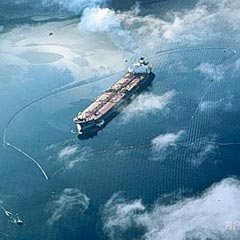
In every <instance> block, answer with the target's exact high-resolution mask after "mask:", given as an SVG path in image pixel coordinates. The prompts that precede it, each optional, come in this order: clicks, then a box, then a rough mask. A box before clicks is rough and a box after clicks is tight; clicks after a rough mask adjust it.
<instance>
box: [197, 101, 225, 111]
mask: <svg viewBox="0 0 240 240" xmlns="http://www.w3.org/2000/svg"><path fill="white" fill-rule="evenodd" d="M221 103H222V100H219V101H210V100H206V101H203V102H202V103H201V104H200V105H199V110H200V111H202V112H205V111H208V110H213V109H215V108H218V107H219V106H221Z"/></svg>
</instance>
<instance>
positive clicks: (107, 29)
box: [78, 7, 137, 51]
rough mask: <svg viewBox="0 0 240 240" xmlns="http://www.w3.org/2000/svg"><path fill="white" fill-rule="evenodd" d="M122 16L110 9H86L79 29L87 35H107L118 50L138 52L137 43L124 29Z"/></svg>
mask: <svg viewBox="0 0 240 240" xmlns="http://www.w3.org/2000/svg"><path fill="white" fill-rule="evenodd" d="M120 16H121V15H120V14H119V13H116V12H114V11H113V10H111V9H109V8H100V7H93V8H86V9H85V10H84V12H83V15H82V17H81V21H80V23H79V26H78V27H79V30H80V31H84V32H86V33H105V34H106V35H107V36H108V37H109V39H110V40H111V41H112V42H113V43H114V44H115V46H116V47H118V48H121V49H131V51H133V50H136V49H137V45H136V42H135V41H134V40H133V39H132V37H131V36H130V33H129V32H128V31H127V30H126V29H124V28H123V26H122V22H121V18H120Z"/></svg>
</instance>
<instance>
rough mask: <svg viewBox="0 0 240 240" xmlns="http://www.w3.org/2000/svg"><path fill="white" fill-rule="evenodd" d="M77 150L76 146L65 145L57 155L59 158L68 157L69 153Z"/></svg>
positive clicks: (71, 153)
mask: <svg viewBox="0 0 240 240" xmlns="http://www.w3.org/2000/svg"><path fill="white" fill-rule="evenodd" d="M77 150H78V147H77V146H67V147H65V148H63V149H61V151H60V152H59V154H58V156H59V158H60V159H64V158H68V157H70V156H71V155H73V154H75V153H76V152H77Z"/></svg>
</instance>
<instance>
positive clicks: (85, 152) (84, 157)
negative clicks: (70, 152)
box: [65, 147, 92, 169]
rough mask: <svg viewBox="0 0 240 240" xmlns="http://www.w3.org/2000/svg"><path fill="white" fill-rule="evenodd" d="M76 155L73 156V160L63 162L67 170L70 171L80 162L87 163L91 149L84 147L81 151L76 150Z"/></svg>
mask: <svg viewBox="0 0 240 240" xmlns="http://www.w3.org/2000/svg"><path fill="white" fill-rule="evenodd" d="M76 153H77V154H75V157H74V158H72V159H68V160H67V161H66V162H65V165H66V168H67V169H71V168H73V167H75V166H76V165H77V164H79V163H81V162H87V161H89V159H90V157H91V156H92V149H91V148H89V147H84V148H82V149H81V150H78V151H77V152H76Z"/></svg>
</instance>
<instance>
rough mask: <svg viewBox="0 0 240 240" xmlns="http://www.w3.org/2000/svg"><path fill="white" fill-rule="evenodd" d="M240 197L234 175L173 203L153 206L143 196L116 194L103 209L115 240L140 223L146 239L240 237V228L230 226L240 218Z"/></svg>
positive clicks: (216, 239)
mask: <svg viewBox="0 0 240 240" xmlns="http://www.w3.org/2000/svg"><path fill="white" fill-rule="evenodd" d="M239 198H240V182H239V181H238V180H235V179H232V178H228V179H225V180H223V181H221V182H219V183H218V184H216V185H213V186H211V187H210V188H209V189H207V191H206V192H205V193H203V194H202V195H201V196H199V197H195V198H188V199H184V200H182V201H178V202H176V203H175V204H172V205H165V204H163V205H161V204H160V203H156V204H154V205H153V206H151V208H149V207H147V206H145V205H144V204H143V203H142V201H141V200H140V199H138V200H134V201H126V200H125V199H123V198H121V197H116V195H114V196H113V197H112V198H111V199H110V200H109V201H108V202H107V203H106V204H105V207H104V210H103V221H104V231H105V233H106V234H107V235H108V236H109V238H110V239H114V240H117V239H125V238H124V236H125V235H124V234H125V233H126V232H127V231H129V230H131V229H132V230H133V229H136V227H138V228H140V229H142V230H143V231H144V233H143V235H142V237H141V239H143V240H156V239H157V240H166V239H168V240H176V239H177V240H185V239H199V240H207V239H212V240H218V239H229V240H237V239H239V236H240V228H238V229H235V230H231V229H229V222H236V221H239V220H240V208H239V207H238V205H239V204H238V203H239Z"/></svg>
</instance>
